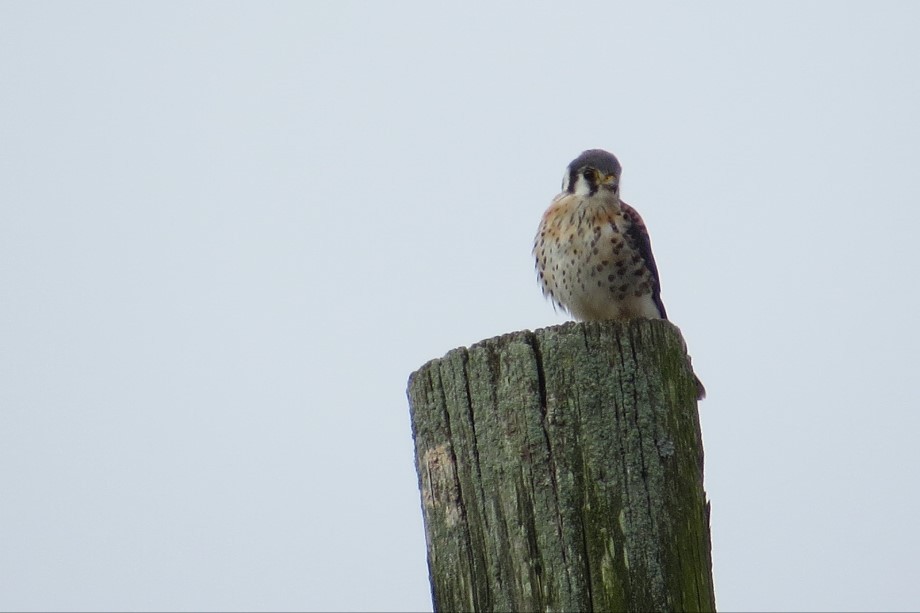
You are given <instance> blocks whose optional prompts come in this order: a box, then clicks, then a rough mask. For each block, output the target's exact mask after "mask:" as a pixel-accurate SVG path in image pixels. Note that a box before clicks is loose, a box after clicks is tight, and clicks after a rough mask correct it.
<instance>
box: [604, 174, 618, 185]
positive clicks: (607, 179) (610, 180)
mask: <svg viewBox="0 0 920 613" xmlns="http://www.w3.org/2000/svg"><path fill="white" fill-rule="evenodd" d="M616 180H617V176H616V175H604V176H602V177H601V185H610V184H612V183H616Z"/></svg>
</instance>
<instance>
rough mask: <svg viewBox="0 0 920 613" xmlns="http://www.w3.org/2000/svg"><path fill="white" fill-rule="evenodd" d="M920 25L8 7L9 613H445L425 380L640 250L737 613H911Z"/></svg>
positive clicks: (385, 10) (730, 6)
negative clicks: (560, 268) (415, 419)
mask: <svg viewBox="0 0 920 613" xmlns="http://www.w3.org/2000/svg"><path fill="white" fill-rule="evenodd" d="M918 23H920V4H917V3H907V2H904V3H872V4H868V3H856V2H825V3H775V2H770V3H766V2H764V3H758V4H754V3H728V2H724V3H709V4H707V3H695V4H694V5H693V6H692V7H690V6H684V5H678V4H676V3H673V4H668V5H663V4H654V5H652V4H650V3H641V4H640V3H631V4H628V5H626V4H618V3H610V2H605V3H595V4H572V3H568V4H561V3H560V4H556V5H550V4H539V5H533V4H531V3H523V2H518V3H502V4H501V5H500V6H499V5H494V4H485V3H483V4H479V5H469V6H467V7H466V8H463V9H459V8H445V7H436V6H431V5H429V4H423V3H414V4H409V3H402V4H399V5H398V6H396V5H394V4H393V3H382V2H381V3H349V2H328V3H312V2H311V3H248V4H246V3H233V2H220V3H218V2H212V3H178V2H156V3H146V4H143V3H128V2H111V3H98V2H97V3H89V2H80V3H77V2H72V3H65V2H61V3H42V2H3V3H0V83H2V87H0V291H2V295H0V346H2V351H0V492H2V497H0V608H2V609H18V610H40V609H91V610H106V609H133V610H137V609H162V610H177V609H180V610H189V609H195V610H205V609H206V610H218V609H228V610H245V609H260V610H264V609H272V610H319V609H322V610H359V609H375V610H407V609H408V610H423V609H430V606H431V601H430V597H429V589H428V579H427V568H426V563H425V545H424V537H423V532H422V524H421V512H420V508H419V499H418V491H417V483H416V476H415V471H414V466H413V456H412V441H411V437H410V431H409V422H408V414H407V406H406V399H405V395H404V390H405V384H406V377H407V376H408V374H409V373H410V372H411V371H412V370H414V369H416V368H418V367H419V366H420V365H421V364H423V363H424V362H425V361H427V360H428V359H431V358H434V357H439V356H441V355H442V354H444V353H445V352H446V351H448V350H449V349H451V348H453V347H456V346H459V345H469V344H471V343H474V342H476V341H478V340H480V339H483V338H487V337H490V336H494V335H497V334H501V333H504V332H510V331H513V330H519V329H524V328H530V329H533V328H538V327H542V326H547V325H552V324H556V323H560V322H562V321H564V320H565V318H564V317H563V316H562V315H556V314H554V312H553V309H552V307H551V305H550V304H549V303H547V302H545V301H544V300H543V298H542V296H541V294H540V291H539V289H538V287H537V284H536V281H535V278H534V274H533V263H532V261H531V256H530V247H531V240H532V237H533V234H534V231H535V229H536V226H537V223H538V221H539V218H540V215H541V214H542V212H543V210H544V209H545V207H546V206H547V204H548V203H549V201H550V199H551V198H552V197H553V196H554V195H555V194H556V192H557V190H558V188H559V183H560V180H561V177H562V172H563V169H564V168H565V166H566V164H567V163H568V162H569V161H570V160H571V159H572V158H574V157H575V156H576V155H578V154H579V153H580V152H581V151H582V150H583V149H587V148H593V147H602V148H606V149H608V150H610V151H612V152H614V153H615V154H616V155H617V156H618V157H619V159H620V161H621V162H622V164H623V168H624V175H623V187H622V191H623V194H624V198H625V199H626V200H627V201H628V202H630V203H631V204H633V205H634V206H635V207H636V208H637V209H638V210H639V211H640V212H641V213H642V215H643V216H644V217H645V220H646V222H647V224H648V226H649V229H650V232H651V236H652V242H653V245H654V248H655V254H656V258H657V260H658V266H659V269H660V271H661V276H662V283H663V292H662V296H663V299H664V302H665V304H666V306H667V309H668V313H669V315H670V316H671V318H672V320H673V321H674V322H675V323H676V324H677V325H679V326H680V327H681V328H682V330H683V332H684V335H685V337H686V340H687V342H688V344H689V348H690V352H691V354H692V355H693V359H694V365H695V367H696V369H697V371H698V373H699V375H700V377H701V378H702V379H703V381H704V382H705V384H706V387H707V390H708V392H709V397H708V398H707V399H706V400H705V401H704V402H703V403H702V405H701V415H702V423H703V435H704V441H705V449H706V488H707V491H708V494H709V496H710V498H711V500H712V534H713V558H714V572H715V581H716V595H717V598H718V603H719V605H720V608H721V609H723V610H726V611H727V610H867V609H875V610H897V609H901V610H909V609H913V610H916V609H917V608H920V583H918V581H917V576H918V574H920V563H918V562H917V559H918V558H917V551H918V550H920V536H918V528H917V518H918V517H920V494H918V492H917V482H918V478H917V468H918V465H920V450H918V444H917V440H916V438H917V432H918V430H920V416H918V413H920V412H918V399H920V398H918V397H920V393H918V387H917V373H916V371H917V367H918V361H920V360H918V355H920V354H918V347H920V328H918V324H917V315H916V313H917V311H918V307H920V295H918V291H917V289H916V282H915V281H916V278H917V275H918V264H920V245H918V241H917V240H916V238H915V232H916V227H917V224H918V223H920V216H918V212H917V210H918V204H920V197H918V196H920V193H918V192H920V189H918V186H917V176H918V170H917V169H918V167H920V144H918V143H920V121H918V112H920V111H918V109H920V61H918V60H920V37H918V35H917V24H918Z"/></svg>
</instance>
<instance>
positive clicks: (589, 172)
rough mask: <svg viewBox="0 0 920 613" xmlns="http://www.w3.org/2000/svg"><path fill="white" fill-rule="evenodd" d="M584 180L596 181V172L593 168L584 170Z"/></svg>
mask: <svg viewBox="0 0 920 613" xmlns="http://www.w3.org/2000/svg"><path fill="white" fill-rule="evenodd" d="M585 179H587V180H588V181H592V182H593V181H596V180H597V172H596V171H595V170H594V169H593V168H585Z"/></svg>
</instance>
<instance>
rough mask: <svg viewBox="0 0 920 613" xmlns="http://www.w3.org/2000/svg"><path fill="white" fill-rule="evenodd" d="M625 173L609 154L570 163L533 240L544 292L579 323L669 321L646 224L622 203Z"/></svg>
mask: <svg viewBox="0 0 920 613" xmlns="http://www.w3.org/2000/svg"><path fill="white" fill-rule="evenodd" d="M621 174H622V167H621V166H620V162H619V160H617V158H616V157H615V156H614V155H613V154H612V153H609V152H607V151H604V150H603V149H589V150H588V151H585V152H583V153H582V154H581V155H579V156H578V157H577V158H575V159H574V160H572V162H571V163H570V164H569V165H568V167H567V168H566V171H565V175H564V176H563V178H562V192H561V193H560V194H559V195H558V196H556V197H555V198H554V199H553V201H552V202H551V203H550V205H549V208H547V209H546V212H545V213H544V214H543V218H542V219H541V221H540V226H539V228H538V229H537V235H536V237H535V239H534V246H533V255H534V257H535V259H536V272H537V278H538V280H539V282H540V285H541V287H542V288H543V294H544V295H545V296H546V297H547V298H549V299H550V300H552V301H553V304H554V306H556V307H559V308H561V309H562V310H564V311H567V312H569V313H570V314H571V315H572V316H573V317H575V319H578V320H581V321H596V320H605V319H616V320H628V319H636V318H640V317H645V318H648V319H667V318H668V315H667V312H666V310H665V308H664V303H663V302H662V301H661V283H660V280H659V277H658V266H657V265H656V264H655V256H654V255H652V244H651V240H650V239H649V235H648V230H646V227H645V222H644V221H643V220H642V217H641V216H640V215H639V213H638V212H637V211H636V209H634V208H632V207H631V206H629V205H628V204H626V203H625V202H623V201H622V200H620V176H621Z"/></svg>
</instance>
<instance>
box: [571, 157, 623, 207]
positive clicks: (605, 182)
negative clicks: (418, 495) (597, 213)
mask: <svg viewBox="0 0 920 613" xmlns="http://www.w3.org/2000/svg"><path fill="white" fill-rule="evenodd" d="M621 171H622V168H621V167H620V162H619V161H617V159H616V157H614V156H613V154H612V153H608V152H606V151H604V150H603V149H589V150H588V151H585V152H584V153H582V154H581V155H579V156H578V157H577V158H575V159H574V160H572V162H571V163H570V164H569V167H568V168H566V171H565V176H564V177H563V178H562V191H563V192H568V193H570V194H577V195H579V196H593V195H595V194H596V193H598V191H603V192H608V193H611V194H614V195H619V190H620V173H621Z"/></svg>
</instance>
